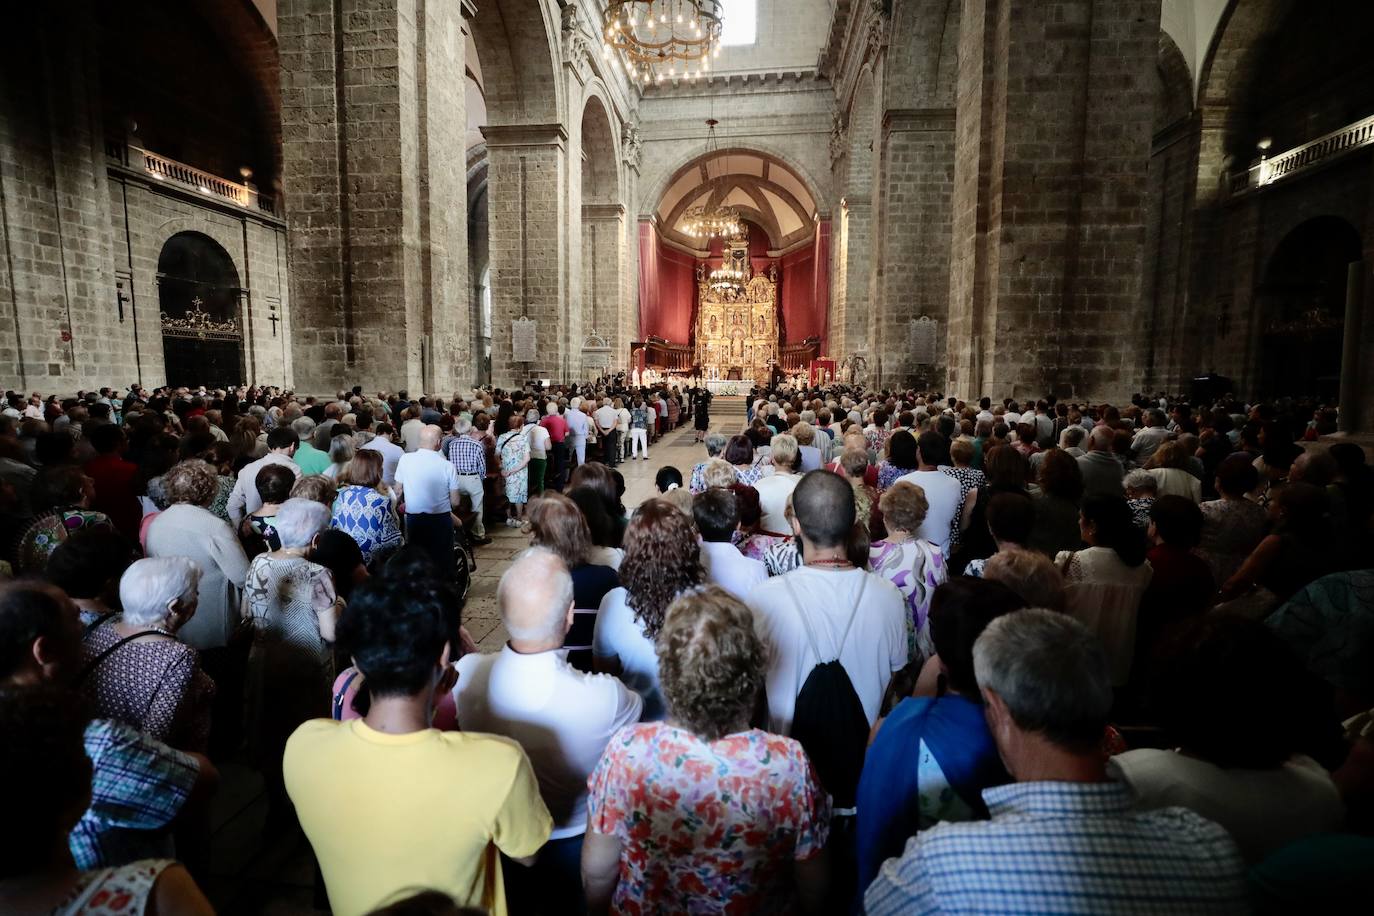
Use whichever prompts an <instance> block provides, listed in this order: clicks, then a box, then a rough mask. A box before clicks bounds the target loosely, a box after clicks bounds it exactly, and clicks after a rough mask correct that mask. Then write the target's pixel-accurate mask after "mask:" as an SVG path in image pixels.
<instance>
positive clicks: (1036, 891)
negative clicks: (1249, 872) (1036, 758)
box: [864, 782, 1248, 916]
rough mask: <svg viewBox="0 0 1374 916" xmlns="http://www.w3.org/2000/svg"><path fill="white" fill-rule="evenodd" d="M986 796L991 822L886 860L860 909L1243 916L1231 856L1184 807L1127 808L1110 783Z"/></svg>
mask: <svg viewBox="0 0 1374 916" xmlns="http://www.w3.org/2000/svg"><path fill="white" fill-rule="evenodd" d="M983 800H984V801H985V802H987V806H988V811H989V812H990V814H991V815H992V820H990V821H974V822H969V823H959V824H950V823H946V824H939V825H937V826H936V827H933V828H931V829H929V830H925V831H922V832H921V833H919V834H917V835H916V836H915V837H913V838H912V839H910V840H908V841H907V845H906V851H905V852H904V853H903V854H902V857H901V858H899V859H888V860H887V861H886V862H885V863H883V867H882V869H881V870H880V871H879V872H878V877H877V879H876V880H875V881H874V882H873V884H872V885H870V886H869V888H868V890H867V892H866V893H865V894H864V905H865V909H866V912H867V913H869V914H870V916H884V914H889V913H894V914H895V913H901V914H910V913H970V912H979V913H1051V912H1053V913H1161V914H1162V913H1171V914H1178V913H1244V912H1248V902H1247V898H1246V888H1245V883H1244V874H1245V865H1244V863H1243V861H1242V859H1241V857H1240V851H1239V850H1238V849H1237V848H1236V844H1235V842H1234V841H1233V840H1232V839H1231V837H1230V835H1229V834H1227V832H1226V831H1225V830H1224V829H1223V828H1222V827H1220V826H1218V825H1217V824H1214V823H1213V822H1211V821H1209V820H1206V819H1204V818H1202V817H1200V816H1199V815H1197V814H1195V813H1193V812H1192V811H1188V810H1186V809H1184V808H1163V809H1159V810H1155V811H1134V810H1132V809H1131V805H1132V796H1131V793H1130V789H1129V788H1127V787H1126V786H1125V785H1123V784H1121V783H1116V782H1099V783H1080V782H1024V783H1014V784H1012V785H1007V786H998V787H997V788H994V789H985V790H984V791H983Z"/></svg>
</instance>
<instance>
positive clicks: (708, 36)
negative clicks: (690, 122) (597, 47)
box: [602, 0, 721, 86]
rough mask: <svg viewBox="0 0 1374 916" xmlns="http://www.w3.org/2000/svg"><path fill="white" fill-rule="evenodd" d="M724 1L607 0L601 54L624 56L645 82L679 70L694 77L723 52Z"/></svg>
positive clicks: (635, 75) (675, 74)
mask: <svg viewBox="0 0 1374 916" xmlns="http://www.w3.org/2000/svg"><path fill="white" fill-rule="evenodd" d="M720 33H721V3H720V0H607V3H606V31H605V32H604V33H603V35H602V56H603V57H605V58H606V59H607V60H608V61H614V60H617V57H616V52H617V51H619V52H621V53H623V54H624V55H625V72H626V73H627V74H628V75H629V77H630V78H631V79H632V80H634V81H635V82H637V83H639V84H640V85H642V86H643V85H648V84H649V83H654V82H660V83H661V82H662V81H663V80H664V78H665V77H667V78H669V79H674V78H676V77H678V76H679V75H680V76H682V77H683V78H684V79H687V80H689V81H690V80H695V79H696V78H697V77H700V76H703V75H705V74H706V73H707V72H709V71H710V69H711V59H712V58H713V57H718V56H719V55H720Z"/></svg>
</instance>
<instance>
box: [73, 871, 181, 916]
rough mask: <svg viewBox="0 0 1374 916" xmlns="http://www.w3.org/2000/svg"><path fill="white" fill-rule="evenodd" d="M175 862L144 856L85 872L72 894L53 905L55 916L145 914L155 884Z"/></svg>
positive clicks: (78, 879) (139, 915)
mask: <svg viewBox="0 0 1374 916" xmlns="http://www.w3.org/2000/svg"><path fill="white" fill-rule="evenodd" d="M175 864H176V863H175V862H174V861H172V860H171V859H144V860H142V861H140V862H131V863H129V864H128V865H120V866H118V867H116V868H97V869H93V870H91V871H84V872H82V873H81V874H80V875H79V876H78V877H77V879H76V886H75V887H73V888H72V892H71V894H70V896H68V897H67V899H66V900H64V901H62V902H61V903H60V904H58V905H57V906H55V907H53V910H52V916H141V914H142V913H143V911H144V910H145V909H147V906H148V898H149V896H151V895H152V893H153V885H154V884H156V883H157V879H158V878H160V877H161V876H162V873H163V872H164V871H166V870H167V868H168V867H169V866H172V865H175Z"/></svg>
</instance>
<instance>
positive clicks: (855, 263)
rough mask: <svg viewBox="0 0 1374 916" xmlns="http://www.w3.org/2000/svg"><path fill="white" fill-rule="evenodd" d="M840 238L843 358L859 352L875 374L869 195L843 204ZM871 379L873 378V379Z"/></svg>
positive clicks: (851, 198) (870, 204)
mask: <svg viewBox="0 0 1374 916" xmlns="http://www.w3.org/2000/svg"><path fill="white" fill-rule="evenodd" d="M840 205H841V213H840V235H839V239H838V244H837V245H836V248H837V249H839V253H838V255H837V257H838V260H839V263H840V265H841V267H840V269H841V271H842V275H841V277H840V281H839V282H840V294H841V295H842V296H843V297H844V299H843V303H844V304H843V306H842V310H843V311H842V314H843V316H844V318H843V323H844V352H843V354H842V355H841V358H843V357H845V356H848V355H849V354H851V353H858V354H860V355H862V356H864V357H865V358H867V360H868V370H869V372H870V373H872V372H873V371H875V369H876V366H875V365H874V356H875V354H874V352H873V348H872V346H871V345H870V344H871V336H870V335H871V331H872V328H873V312H874V309H873V300H872V298H871V296H872V293H873V284H872V279H873V278H872V277H871V276H870V275H869V266H870V265H871V264H872V263H873V261H872V258H873V202H872V200H871V199H870V198H868V197H867V196H864V197H858V196H854V197H846V198H845V199H844V200H843V201H841V203H840ZM871 378H872V376H871V375H870V379H871Z"/></svg>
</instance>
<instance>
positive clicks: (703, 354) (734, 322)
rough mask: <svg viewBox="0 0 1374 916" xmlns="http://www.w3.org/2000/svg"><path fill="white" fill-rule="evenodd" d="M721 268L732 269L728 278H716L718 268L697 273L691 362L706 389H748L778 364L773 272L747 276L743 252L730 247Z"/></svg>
mask: <svg viewBox="0 0 1374 916" xmlns="http://www.w3.org/2000/svg"><path fill="white" fill-rule="evenodd" d="M723 270H724V271H726V272H730V271H733V273H734V276H733V277H732V278H731V280H730V282H722V281H721V280H720V278H719V276H718V275H719V274H720V273H722V271H714V272H712V273H711V274H708V273H707V271H706V268H705V267H704V266H703V267H701V268H699V269H698V271H697V296H698V297H697V302H698V307H697V323H696V364H697V365H698V366H700V367H701V376H702V378H703V379H705V380H706V382H707V384H708V387H710V384H711V383H712V382H721V383H723V384H722V385H721V387H722V388H724V387H726V385H728V384H732V383H733V384H735V385H736V386H738V387H739V388H740V390H743V391H747V390H748V389H749V386H751V385H754V384H756V383H758V382H760V381H766V380H767V379H768V376H769V371H770V368H771V367H772V366H773V365H776V364H777V360H778V287H777V272H776V268H775V269H773V270H772V271H770V275H769V276H763V275H759V276H751V274H752V270H751V269H750V267H749V257H748V252H747V251H746V250H744V249H743V248H734V247H732V248H731V249H730V250H729V251H727V254H726V258H725V265H724V267H723ZM712 390H713V391H714V390H715V389H714V388H712Z"/></svg>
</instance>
